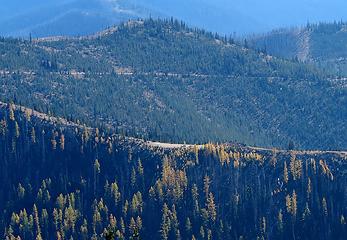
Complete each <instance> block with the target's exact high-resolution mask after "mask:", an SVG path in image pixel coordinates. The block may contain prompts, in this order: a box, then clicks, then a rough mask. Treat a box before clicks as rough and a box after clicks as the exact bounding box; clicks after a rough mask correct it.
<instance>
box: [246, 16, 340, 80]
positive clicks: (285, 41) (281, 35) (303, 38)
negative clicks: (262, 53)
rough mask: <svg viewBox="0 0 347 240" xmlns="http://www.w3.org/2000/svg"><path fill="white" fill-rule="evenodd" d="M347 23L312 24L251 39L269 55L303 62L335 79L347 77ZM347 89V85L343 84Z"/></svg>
mask: <svg viewBox="0 0 347 240" xmlns="http://www.w3.org/2000/svg"><path fill="white" fill-rule="evenodd" d="M346 37H347V23H346V22H343V21H339V22H337V21H336V22H331V23H325V22H321V23H315V24H314V23H308V24H307V25H306V26H305V27H301V28H292V29H279V30H274V31H272V32H270V33H267V34H262V35H258V36H253V37H250V38H249V45H250V46H252V47H254V48H258V49H263V50H266V51H267V52H268V53H269V54H271V55H274V56H278V57H282V58H288V59H296V58H298V59H300V60H303V61H306V62H310V63H311V64H314V65H316V66H318V67H319V68H320V69H323V70H324V71H326V72H328V73H330V74H331V75H332V76H331V78H334V76H336V75H337V76H338V77H345V76H346V75H347V60H346V58H347V43H346ZM340 85H342V86H346V83H345V82H343V84H341V83H340Z"/></svg>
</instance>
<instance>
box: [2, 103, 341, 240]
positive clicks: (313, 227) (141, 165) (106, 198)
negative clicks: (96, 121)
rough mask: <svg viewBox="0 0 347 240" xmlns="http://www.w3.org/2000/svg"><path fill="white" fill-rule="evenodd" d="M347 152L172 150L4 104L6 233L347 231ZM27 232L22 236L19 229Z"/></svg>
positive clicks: (315, 234)
mask: <svg viewBox="0 0 347 240" xmlns="http://www.w3.org/2000/svg"><path fill="white" fill-rule="evenodd" d="M346 163H347V159H346V153H342V152H341V153H339V152H335V153H332V152H319V153H318V152H316V153H309V152H301V151H289V152H288V151H277V150H276V149H273V150H254V149H252V148H248V147H243V146H241V145H237V144H223V145H214V144H206V145H203V146H196V147H193V146H191V147H186V148H184V147H182V148H172V149H162V148H160V147H154V146H152V145H148V144H147V143H146V142H144V141H142V140H137V139H132V138H124V137H121V136H119V135H110V134H109V133H107V131H105V130H103V129H94V128H89V127H86V126H82V125H81V124H79V123H73V122H70V121H67V120H65V119H60V118H55V117H53V116H48V115H45V114H42V113H39V112H36V111H33V110H30V109H27V108H21V107H18V106H14V105H8V104H0V166H1V167H0V173H1V174H0V181H1V183H2V184H1V185H0V212H1V216H2V217H1V219H0V231H1V234H2V235H3V236H5V238H6V239H15V237H17V236H18V237H20V239H23V240H27V239H28V240H29V239H56V238H57V239H149V238H151V239H240V238H242V239H256V238H263V239H299V238H303V239H337V240H339V239H344V237H345V234H346V233H347V232H346V231H347V225H346V214H347V209H346V206H347V202H346V201H347V199H346V196H347V192H346V187H345V186H346V183H347V175H346V174H347V169H346V168H347V165H346ZM17 239H18V238H17Z"/></svg>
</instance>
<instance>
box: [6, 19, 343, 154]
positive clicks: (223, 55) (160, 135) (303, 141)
mask: <svg viewBox="0 0 347 240" xmlns="http://www.w3.org/2000/svg"><path fill="white" fill-rule="evenodd" d="M0 46H1V48H0V49H1V50H0V56H1V57H0V75H1V77H0V84H1V86H2V88H1V89H0V98H1V99H3V100H13V101H15V102H16V103H22V104H24V105H27V106H30V107H34V108H36V109H38V110H41V111H45V112H48V111H49V112H51V113H55V114H57V115H59V116H65V117H67V118H73V119H81V120H83V121H85V122H88V123H90V124H93V125H95V124H96V125H98V124H102V125H107V126H108V127H111V128H113V129H115V130H116V131H117V132H123V133H126V134H127V135H133V136H141V137H143V138H150V139H152V140H162V141H173V142H184V141H187V142H192V143H198V142H207V141H209V140H214V141H230V140H237V141H239V142H244V143H246V144H256V145H261V146H281V147H286V146H287V144H288V142H289V141H290V140H293V141H294V143H295V144H296V145H297V147H304V148H316V149H318V148H321V149H346V142H347V141H346V136H347V135H346V124H345V119H346V116H347V109H346V106H347V104H346V101H347V99H346V97H345V96H346V90H345V89H340V88H336V87H335V85H333V84H332V83H330V82H329V81H326V78H325V77H324V75H322V74H321V73H320V72H319V71H317V70H316V69H314V68H311V67H309V66H306V65H303V64H300V63H297V62H291V61H286V60H280V59H277V58H273V57H270V56H266V55H264V54H262V53H258V52H255V51H252V50H249V49H247V48H244V47H242V46H239V45H236V44H234V43H233V41H232V40H228V39H224V38H222V37H219V36H214V35H212V34H211V33H208V32H205V31H203V30H193V29H190V28H187V27H186V26H185V25H184V24H183V23H180V22H178V21H173V20H171V21H163V20H158V21H153V20H146V21H138V22H128V23H125V24H124V25H122V26H120V27H117V28H113V29H109V31H105V32H103V33H100V34H97V35H93V36H90V37H88V38H75V39H59V38H57V39H54V38H53V39H46V40H40V41H33V42H30V41H21V40H15V39H1V41H0Z"/></svg>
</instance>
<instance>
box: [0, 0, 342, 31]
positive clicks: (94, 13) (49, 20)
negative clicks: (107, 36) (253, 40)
mask: <svg viewBox="0 0 347 240" xmlns="http://www.w3.org/2000/svg"><path fill="white" fill-rule="evenodd" d="M345 8H346V2H345V1H342V0H333V1H329V2H328V1H325V0H314V1H312V0H305V1H303V0H292V1H276V0H264V1H257V0H233V1H229V0H213V1H212V0H172V1H162V0H64V1H58V0H49V1H38V0H27V1H24V2H23V1H20V0H13V1H10V2H7V3H6V4H4V5H3V6H2V8H1V9H0V35H3V36H20V37H28V36H29V34H30V33H31V34H32V35H33V36H35V37H46V36H53V35H73V36H78V35H88V34H91V33H93V32H96V31H100V30H102V29H105V28H106V27H108V26H112V25H114V24H119V23H120V22H123V21H127V20H129V19H137V18H148V17H149V16H152V17H155V18H156V17H161V18H163V17H165V18H170V17H174V18H176V19H180V20H183V21H185V22H187V23H189V25H191V26H194V27H198V28H204V29H207V30H209V31H213V32H218V33H220V34H226V35H233V34H234V33H237V34H239V35H244V34H250V33H260V32H266V31H270V30H271V29H275V28H279V27H288V26H303V25H305V24H306V23H307V22H319V21H333V20H340V19H345V20H346V13H345V12H344V11H343V10H342V9H345ZM288 12H289V13H290V14H287V13H288Z"/></svg>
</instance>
